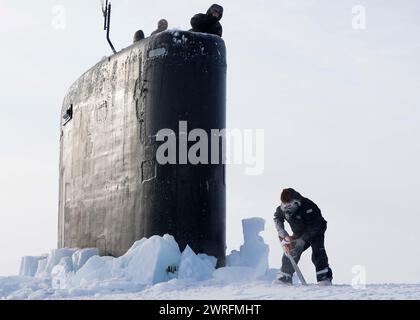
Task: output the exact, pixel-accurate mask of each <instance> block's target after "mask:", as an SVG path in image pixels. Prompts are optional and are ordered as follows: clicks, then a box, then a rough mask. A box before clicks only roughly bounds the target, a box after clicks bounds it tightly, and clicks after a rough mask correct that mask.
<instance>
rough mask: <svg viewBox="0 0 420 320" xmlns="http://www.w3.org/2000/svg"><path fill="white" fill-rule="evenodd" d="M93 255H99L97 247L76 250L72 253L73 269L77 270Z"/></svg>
mask: <svg viewBox="0 0 420 320" xmlns="http://www.w3.org/2000/svg"><path fill="white" fill-rule="evenodd" d="M93 256H99V250H98V249H97V248H86V249H80V250H77V251H76V252H75V253H73V255H72V257H71V258H72V261H73V269H74V271H77V270H79V269H80V268H81V267H83V266H84V264H85V263H86V262H87V261H88V260H89V259H90V258H91V257H93Z"/></svg>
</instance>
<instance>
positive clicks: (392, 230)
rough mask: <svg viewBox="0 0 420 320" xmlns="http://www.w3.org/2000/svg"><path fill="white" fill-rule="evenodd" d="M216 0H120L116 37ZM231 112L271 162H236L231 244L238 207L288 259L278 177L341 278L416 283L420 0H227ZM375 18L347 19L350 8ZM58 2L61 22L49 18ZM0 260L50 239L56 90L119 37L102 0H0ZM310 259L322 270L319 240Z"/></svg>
mask: <svg viewBox="0 0 420 320" xmlns="http://www.w3.org/2000/svg"><path fill="white" fill-rule="evenodd" d="M212 2H213V1H198V0H194V1H192V0H191V1H186V0H177V1H169V0H167V1H163V0H160V1H134V0H114V1H113V20H112V27H113V28H112V32H111V33H112V39H113V41H114V44H115V46H116V47H117V48H122V47H125V46H127V45H129V44H130V43H131V40H132V36H133V34H134V32H135V31H136V30H137V29H139V28H142V29H143V30H144V31H145V33H146V34H149V33H150V32H151V31H153V30H154V28H155V24H156V21H157V20H158V19H159V18H161V17H165V18H167V19H168V20H169V23H170V27H177V28H181V29H186V28H189V19H190V17H191V16H192V15H193V14H194V13H196V12H199V11H205V10H206V9H207V7H208V6H209V5H210V4H211V3H212ZM220 4H222V5H223V6H224V7H225V16H224V18H223V26H224V39H225V41H226V44H227V48H228V105H227V108H228V126H229V127H230V128H255V129H256V128H261V129H264V130H265V137H266V141H265V172H264V174H262V175H260V176H257V177H249V176H245V175H244V173H243V172H244V171H243V168H238V167H231V168H229V169H228V211H227V217H228V218H227V219H228V220H227V222H228V225H227V239H228V248H229V250H231V249H235V248H238V247H239V245H240V244H241V243H242V234H241V232H242V231H241V223H240V221H241V219H242V218H244V217H252V216H260V217H264V218H265V219H266V220H267V225H266V231H265V232H264V233H263V236H264V238H265V240H266V242H267V243H268V244H270V250H271V252H270V263H271V265H272V266H273V267H278V266H279V264H280V253H281V248H280V247H279V246H278V242H277V239H276V233H275V231H274V226H273V223H272V215H273V213H274V209H275V207H276V206H277V202H278V198H279V193H280V190H281V189H282V188H284V187H289V186H292V187H295V188H296V189H297V190H298V191H300V192H301V193H303V194H304V195H305V196H308V197H310V198H311V199H313V200H314V201H315V202H317V203H318V204H319V206H320V207H321V209H322V210H323V214H324V216H325V218H326V219H327V220H328V221H329V229H328V231H327V235H326V246H327V252H328V254H329V257H330V263H331V267H332V268H333V271H334V273H335V279H336V282H339V283H343V282H346V283H349V282H351V281H352V277H353V275H352V267H353V266H355V265H363V266H365V267H366V277H367V281H368V282H420V249H419V246H418V243H419V240H420V234H419V232H418V228H419V223H420V202H419V199H420V186H419V182H418V179H419V178H420V174H419V173H420V170H419V163H420V145H419V142H418V141H419V140H418V137H419V133H420V126H419V120H420V109H419V107H420V106H419V102H420V96H419V94H418V92H419V88H420V64H419V57H420V38H419V36H418V35H419V34H420V3H419V2H418V1H417V0H405V1H403V2H401V1H391V0H388V1H384V0H381V1H379V0H370V1H356V0H354V1H353V0H343V1H335V2H333V1H328V0H287V1H279V0H275V1H274V0H270V1H268V0H265V1H255V0H247V1H243V0H242V1H240V0H229V1H227V0H226V1H223V0H221V1H220ZM358 4H362V5H364V6H365V7H366V13H367V28H366V29H365V30H354V29H352V18H353V15H352V7H353V6H354V5H358ZM55 5H63V6H64V8H65V10H66V11H65V12H66V28H65V29H64V30H61V29H59V30H57V29H54V28H53V27H52V21H53V17H54V16H53V13H52V9H53V8H54V6H55ZM0 41H1V45H0V46H1V50H0V70H1V73H0V111H1V113H0V146H1V148H0V275H10V274H16V273H17V272H18V267H19V262H20V257H21V256H23V255H36V254H39V253H43V252H47V251H48V250H49V249H51V248H53V247H55V246H56V235H57V211H58V209H57V207H58V155H59V152H58V143H59V117H60V108H61V102H62V98H63V97H64V95H65V93H66V90H67V88H68V87H69V86H70V84H71V83H72V82H73V81H74V80H76V79H77V77H78V76H80V75H81V74H82V73H83V72H84V71H86V70H87V69H88V68H90V67H91V66H93V65H94V64H95V63H96V62H97V61H99V59H101V58H102V57H103V56H105V55H109V53H110V51H109V48H108V46H107V43H106V41H105V35H104V32H103V30H102V16H101V13H100V7H99V1H96V0H88V1H86V0H84V1H81V0H77V1H74V0H73V1H69V0H67V1H64V0H62V1H53V0H46V1H36V2H35V1H23V0H20V1H16V0H14V1H12V0H0ZM302 268H303V272H304V273H305V275H306V276H307V278H308V279H309V280H310V281H314V278H315V276H314V268H313V266H312V264H311V262H310V250H309V252H308V253H305V256H304V258H303V261H302Z"/></svg>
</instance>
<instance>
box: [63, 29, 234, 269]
mask: <svg viewBox="0 0 420 320" xmlns="http://www.w3.org/2000/svg"><path fill="white" fill-rule="evenodd" d="M225 53H226V49H225V44H224V41H223V40H222V38H220V37H218V36H213V35H208V34H201V33H192V32H188V31H166V32H162V33H160V34H157V35H155V36H152V37H149V38H146V39H143V40H140V41H138V42H135V43H134V44H133V45H131V46H129V47H128V48H125V49H123V50H122V51H120V52H118V53H117V54H114V55H112V56H110V57H108V58H106V59H104V60H102V61H100V62H99V63H98V64H96V65H95V66H94V67H93V68H91V69H90V70H89V71H87V72H86V73H85V74H83V75H82V76H81V77H80V78H79V79H78V80H77V81H76V82H75V83H74V84H73V85H72V86H71V88H70V89H69V91H68V93H67V95H66V96H65V98H64V102H63V107H62V117H61V138H60V192H59V232H58V234H59V239H58V245H59V247H79V248H84V247H97V248H99V250H100V253H101V254H102V255H111V256H119V255H122V254H123V253H125V252H126V250H127V249H129V248H130V246H131V245H132V244H133V243H134V242H135V241H136V240H138V239H141V238H143V237H150V236H152V235H163V234H165V233H168V234H171V235H173V236H174V237H175V239H176V240H177V241H178V243H179V244H180V246H181V249H183V248H184V247H185V246H186V245H187V244H188V245H189V246H191V248H192V249H193V250H194V251H195V252H197V253H206V254H209V255H212V256H215V257H217V259H218V265H219V266H223V265H224V263H225V243H226V240H225V238H226V236H225V232H226V231H225V220H226V212H225V202H226V191H225V189H226V187H225V167H224V164H223V163H222V162H219V163H218V164H198V165H194V164H191V163H187V164H166V165H161V164H159V163H158V161H156V151H157V149H158V147H159V145H161V144H162V142H160V141H157V139H156V135H157V133H158V132H159V131H160V130H161V129H171V130H173V131H174V132H176V134H177V135H179V132H178V128H179V122H180V121H186V122H187V123H188V128H189V129H195V128H200V129H203V130H205V131H206V132H207V133H208V135H209V136H210V134H211V132H210V130H211V129H219V130H221V129H224V128H225V125H226V54H225Z"/></svg>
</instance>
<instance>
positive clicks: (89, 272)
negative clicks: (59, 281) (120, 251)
mask: <svg viewBox="0 0 420 320" xmlns="http://www.w3.org/2000/svg"><path fill="white" fill-rule="evenodd" d="M113 260H114V259H113V258H111V257H99V256H93V257H91V258H90V259H89V260H88V261H87V262H86V263H85V264H84V265H83V267H81V268H80V269H79V270H78V271H77V272H76V274H75V275H74V276H73V278H72V279H71V286H72V287H84V286H87V285H88V284H89V283H90V284H96V283H98V282H101V281H104V280H106V279H111V278H115V277H116V274H115V273H113V264H112V262H113Z"/></svg>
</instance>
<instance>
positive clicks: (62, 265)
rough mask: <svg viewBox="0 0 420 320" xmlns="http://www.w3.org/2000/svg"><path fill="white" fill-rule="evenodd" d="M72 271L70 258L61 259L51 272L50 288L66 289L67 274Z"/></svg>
mask: <svg viewBox="0 0 420 320" xmlns="http://www.w3.org/2000/svg"><path fill="white" fill-rule="evenodd" d="M72 271H73V261H72V259H71V257H63V258H61V260H60V262H59V263H58V264H57V265H56V266H54V267H53V268H52V270H51V278H52V282H51V285H52V288H53V289H66V288H67V281H68V278H69V277H70V275H69V273H70V272H72Z"/></svg>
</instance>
